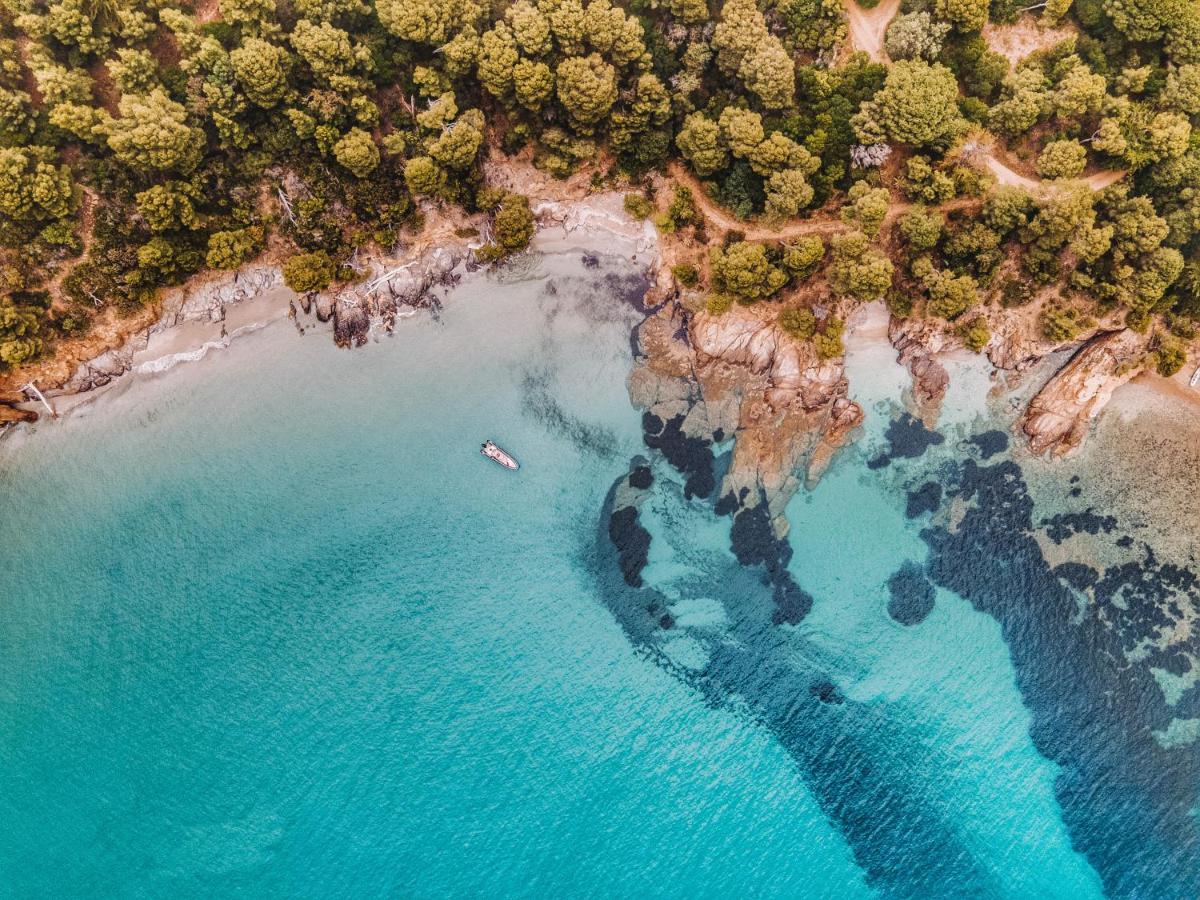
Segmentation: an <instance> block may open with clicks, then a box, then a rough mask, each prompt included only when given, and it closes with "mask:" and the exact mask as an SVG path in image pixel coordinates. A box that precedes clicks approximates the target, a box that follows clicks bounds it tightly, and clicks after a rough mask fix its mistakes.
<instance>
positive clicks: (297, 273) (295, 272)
mask: <svg viewBox="0 0 1200 900" xmlns="http://www.w3.org/2000/svg"><path fill="white" fill-rule="evenodd" d="M336 275H337V266H336V265H334V262H333V260H332V259H330V258H329V254H328V253H326V252H325V251H324V250H314V251H313V252H311V253H297V254H296V255H295V256H291V257H288V259H287V260H285V261H284V263H283V283H284V284H286V285H287V286H288V287H290V288H291V289H292V290H293V291H295V292H296V293H297V294H307V293H310V292H312V291H323V290H325V288H327V287H329V285H330V283H331V282H332V281H333V279H334V277H335V276H336Z"/></svg>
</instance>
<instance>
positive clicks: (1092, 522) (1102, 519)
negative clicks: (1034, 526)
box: [1042, 506, 1117, 544]
mask: <svg viewBox="0 0 1200 900" xmlns="http://www.w3.org/2000/svg"><path fill="white" fill-rule="evenodd" d="M1042 527H1043V528H1045V529H1046V537H1048V538H1050V540H1052V541H1054V543H1056V544H1061V543H1062V542H1063V541H1065V540H1066V539H1067V538H1069V537H1070V536H1071V535H1073V534H1093V535H1095V534H1100V533H1101V532H1104V533H1105V534H1110V533H1111V532H1112V531H1114V530H1115V529H1116V527H1117V520H1116V519H1115V518H1114V517H1113V516H1101V515H1098V514H1097V513H1096V512H1095V511H1094V510H1093V508H1092V507H1090V506H1089V507H1088V508H1087V509H1085V510H1084V511H1083V512H1062V513H1056V514H1055V515H1053V516H1050V517H1048V518H1045V519H1042Z"/></svg>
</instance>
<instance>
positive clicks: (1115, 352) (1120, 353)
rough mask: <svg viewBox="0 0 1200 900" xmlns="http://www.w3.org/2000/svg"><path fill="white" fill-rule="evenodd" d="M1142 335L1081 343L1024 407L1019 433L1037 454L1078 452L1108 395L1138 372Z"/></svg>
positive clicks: (1109, 335) (1124, 333)
mask: <svg viewBox="0 0 1200 900" xmlns="http://www.w3.org/2000/svg"><path fill="white" fill-rule="evenodd" d="M1145 350H1146V337H1145V335H1141V334H1138V333H1137V332H1135V331H1130V330H1128V329H1122V330H1120V331H1106V332H1101V333H1100V334H1098V335H1096V336H1095V337H1093V338H1091V339H1090V340H1089V341H1087V342H1086V343H1085V344H1084V345H1083V347H1081V348H1080V349H1079V351H1078V352H1076V353H1075V355H1074V356H1072V357H1071V359H1070V361H1069V362H1068V363H1067V364H1066V365H1065V366H1063V367H1062V368H1061V369H1060V370H1059V371H1058V372H1057V373H1055V375H1054V376H1053V377H1052V378H1051V379H1050V380H1049V381H1048V382H1046V384H1045V386H1044V387H1043V388H1042V389H1041V390H1040V391H1038V393H1037V395H1036V396H1035V397H1034V398H1033V400H1031V401H1030V403H1029V406H1028V408H1027V409H1026V410H1025V414H1024V415H1023V416H1022V417H1021V422H1020V426H1021V430H1022V431H1023V432H1024V433H1025V435H1026V437H1027V438H1028V439H1029V447H1030V449H1031V450H1032V451H1033V452H1034V453H1037V454H1041V453H1045V452H1046V451H1050V452H1051V453H1052V454H1053V455H1055V456H1061V455H1064V454H1066V453H1069V452H1070V451H1072V450H1074V449H1076V448H1077V447H1079V445H1080V444H1082V443H1083V439H1084V438H1085V437H1086V435H1087V427H1088V423H1089V422H1091V420H1092V419H1094V418H1095V417H1096V416H1097V415H1098V414H1099V413H1100V411H1101V410H1102V409H1103V408H1104V406H1105V405H1106V404H1107V403H1108V401H1109V398H1111V397H1112V393H1113V391H1114V390H1116V389H1117V388H1118V387H1120V386H1121V385H1122V384H1124V383H1125V382H1127V381H1129V380H1130V379H1131V378H1133V376H1134V375H1136V374H1137V373H1138V372H1139V371H1140V370H1141V362H1142V359H1143V358H1144V355H1145Z"/></svg>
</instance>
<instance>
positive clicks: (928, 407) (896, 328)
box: [888, 316, 954, 427]
mask: <svg viewBox="0 0 1200 900" xmlns="http://www.w3.org/2000/svg"><path fill="white" fill-rule="evenodd" d="M888 340H889V341H891V343H892V346H893V347H895V348H896V353H897V360H898V361H899V363H900V365H902V366H904V368H906V369H908V372H909V374H910V375H912V380H913V381H912V403H913V407H914V410H913V411H914V412H915V413H916V415H917V417H918V418H920V419H921V421H923V422H924V423H925V424H926V425H927V426H929V427H933V426H934V425H935V424H936V423H937V419H938V413H939V412H940V411H941V408H942V400H944V399H945V397H946V390H947V389H948V388H949V387H950V375H949V373H948V372H947V371H946V368H945V366H943V365H942V364H941V363H940V362H938V361H937V354H938V353H941V352H943V351H945V350H949V349H951V347H953V346H954V344H953V341H952V339H951V338H950V336H949V335H947V334H946V332H945V328H944V325H942V324H941V323H938V322H931V321H927V320H923V319H911V318H910V319H898V318H896V317H894V316H893V317H892V320H891V321H890V322H889V323H888Z"/></svg>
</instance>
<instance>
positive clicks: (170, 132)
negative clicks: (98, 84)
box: [108, 89, 204, 174]
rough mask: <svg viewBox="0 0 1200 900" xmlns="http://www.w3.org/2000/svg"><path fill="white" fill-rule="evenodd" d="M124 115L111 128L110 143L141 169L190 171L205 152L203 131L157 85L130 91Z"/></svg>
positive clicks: (123, 101)
mask: <svg viewBox="0 0 1200 900" xmlns="http://www.w3.org/2000/svg"><path fill="white" fill-rule="evenodd" d="M118 109H119V110H120V113H121V117H120V118H119V119H117V120H116V121H115V122H114V123H113V124H112V127H111V128H110V130H109V134H108V146H109V149H111V150H112V152H113V153H114V154H115V155H116V157H117V159H119V160H120V161H121V162H123V163H125V164H126V165H128V166H129V167H130V168H132V169H136V170H138V171H142V172H155V171H158V172H163V171H177V172H180V173H183V174H187V173H189V172H191V171H192V170H193V169H195V168H196V166H197V165H198V164H199V162H200V158H201V156H202V154H203V152H204V132H203V131H201V130H200V129H199V128H196V127H194V126H192V125H190V124H188V117H187V111H186V110H185V109H184V108H183V107H182V106H181V105H179V104H178V103H176V102H175V101H174V100H172V99H171V98H170V97H168V96H167V94H166V93H165V92H164V91H162V90H160V89H156V90H154V91H151V92H150V93H149V94H145V95H135V94H127V95H125V96H124V97H122V98H121V102H120V104H119V106H118Z"/></svg>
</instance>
